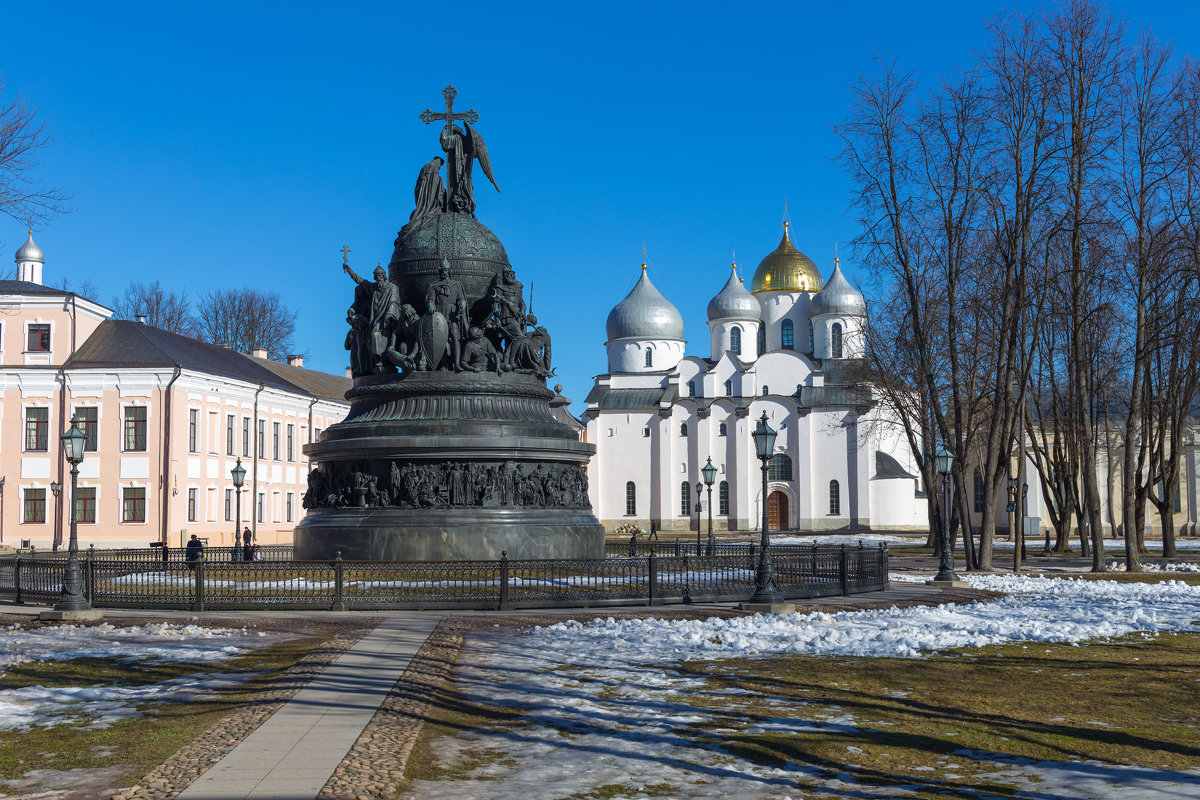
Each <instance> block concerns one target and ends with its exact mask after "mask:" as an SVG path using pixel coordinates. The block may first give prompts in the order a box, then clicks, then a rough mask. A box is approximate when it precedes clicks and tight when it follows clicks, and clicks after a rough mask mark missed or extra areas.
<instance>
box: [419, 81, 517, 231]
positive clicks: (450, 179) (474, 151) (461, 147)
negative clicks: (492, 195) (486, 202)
mask: <svg viewBox="0 0 1200 800" xmlns="http://www.w3.org/2000/svg"><path fill="white" fill-rule="evenodd" d="M457 95H458V90H457V89H455V88H454V87H453V86H447V87H446V88H445V89H443V90H442V96H443V97H445V98H446V111H445V112H444V113H443V112H440V111H431V110H430V109H428V108H427V109H425V110H424V111H422V112H421V120H422V121H423V122H424V123H425V124H427V125H428V124H429V123H431V122H434V121H435V120H438V121H440V120H444V121H445V123H446V124H445V126H444V127H443V128H442V132H441V135H440V136H439V137H438V140H439V141H440V142H441V145H442V150H444V151H445V152H446V162H447V163H446V211H452V212H459V213H463V214H470V215H471V216H475V189H474V186H473V185H472V183H471V167H472V166H473V165H474V162H475V160H476V159H478V160H479V166H480V168H481V169H483V174H484V175H486V176H487V179H488V180H489V181H491V182H492V186H495V187H496V191H497V192H498V191H500V187H499V186H497V185H496V179H495V178H494V177H493V176H492V163H491V161H489V160H488V152H487V145H485V144H484V143H483V137H482V136H480V135H479V132H478V131H475V130H473V129H472V128H471V123H472V122H475V121H477V120H478V119H479V115H478V114H476V113H475V109H467V110H466V111H462V112H456V111H455V110H454V98H455V97H456V96H457ZM455 122H462V124H463V127H462V128H459V127H458V126H457V125H455V124H454V123H455Z"/></svg>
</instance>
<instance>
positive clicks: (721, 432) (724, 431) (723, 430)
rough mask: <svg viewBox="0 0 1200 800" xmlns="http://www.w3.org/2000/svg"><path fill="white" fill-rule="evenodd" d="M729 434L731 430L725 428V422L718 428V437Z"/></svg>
mask: <svg viewBox="0 0 1200 800" xmlns="http://www.w3.org/2000/svg"><path fill="white" fill-rule="evenodd" d="M728 433H729V429H728V428H726V427H725V423H724V422H722V423H721V424H720V425H718V426H717V436H725V435H727V434H728Z"/></svg>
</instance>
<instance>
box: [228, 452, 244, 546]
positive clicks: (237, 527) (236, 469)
mask: <svg viewBox="0 0 1200 800" xmlns="http://www.w3.org/2000/svg"><path fill="white" fill-rule="evenodd" d="M229 475H230V477H231V478H233V493H234V494H235V495H237V499H236V501H235V503H234V505H236V506H237V513H236V517H237V519H236V520H234V523H233V552H234V553H236V552H237V544H238V540H239V538H240V537H241V535H242V484H243V483H245V482H246V468H245V467H243V466H242V460H241V459H240V458H239V459H238V460H237V464H235V465H234V466H233V469H231V470H229Z"/></svg>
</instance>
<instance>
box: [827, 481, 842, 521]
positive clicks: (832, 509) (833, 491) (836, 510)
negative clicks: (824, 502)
mask: <svg viewBox="0 0 1200 800" xmlns="http://www.w3.org/2000/svg"><path fill="white" fill-rule="evenodd" d="M841 513H842V487H840V486H838V482H837V481H830V482H829V514H830V516H837V515H840V514H841Z"/></svg>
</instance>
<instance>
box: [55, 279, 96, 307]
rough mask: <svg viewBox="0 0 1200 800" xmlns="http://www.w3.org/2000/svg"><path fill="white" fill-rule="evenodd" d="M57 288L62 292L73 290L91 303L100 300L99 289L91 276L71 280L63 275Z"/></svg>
mask: <svg viewBox="0 0 1200 800" xmlns="http://www.w3.org/2000/svg"><path fill="white" fill-rule="evenodd" d="M58 288H60V289H62V290H63V291H64V292H73V293H74V294H77V295H79V296H80V297H82V298H83V299H84V300H91V301H92V302H93V303H99V302H100V290H99V289H97V288H96V284H95V283H94V282H93V281H92V279H91V278H84V279H83V280H82V281H72V280H71V279H70V278H66V277H64V278H62V279H60V280H59V282H58Z"/></svg>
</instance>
